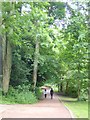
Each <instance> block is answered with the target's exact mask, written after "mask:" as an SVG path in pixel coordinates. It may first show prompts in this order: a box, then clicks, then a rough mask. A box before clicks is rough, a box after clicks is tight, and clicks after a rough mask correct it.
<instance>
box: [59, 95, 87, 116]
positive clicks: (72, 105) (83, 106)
mask: <svg viewBox="0 0 90 120" xmlns="http://www.w3.org/2000/svg"><path fill="white" fill-rule="evenodd" d="M60 100H62V102H63V103H64V104H65V105H66V106H67V107H68V108H69V110H71V111H72V113H73V115H74V117H75V118H88V102H87V101H77V99H75V98H70V97H65V96H60Z"/></svg>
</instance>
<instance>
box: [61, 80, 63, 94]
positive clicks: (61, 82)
mask: <svg viewBox="0 0 90 120" xmlns="http://www.w3.org/2000/svg"><path fill="white" fill-rule="evenodd" d="M60 91H61V92H63V83H62V82H61V84H60Z"/></svg>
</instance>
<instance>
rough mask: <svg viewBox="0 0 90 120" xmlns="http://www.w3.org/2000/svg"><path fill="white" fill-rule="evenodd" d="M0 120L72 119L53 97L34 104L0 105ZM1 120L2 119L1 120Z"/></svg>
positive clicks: (62, 105) (67, 111)
mask: <svg viewBox="0 0 90 120" xmlns="http://www.w3.org/2000/svg"><path fill="white" fill-rule="evenodd" d="M0 118H72V115H71V113H70V111H69V110H68V109H67V108H66V107H65V106H64V104H63V103H62V102H61V101H59V97H58V96H57V95H54V98H53V99H50V96H47V98H46V99H45V98H43V100H41V101H40V102H39V103H36V104H32V105H30V104H15V105H3V104H1V105H0ZM2 120H3V119H2Z"/></svg>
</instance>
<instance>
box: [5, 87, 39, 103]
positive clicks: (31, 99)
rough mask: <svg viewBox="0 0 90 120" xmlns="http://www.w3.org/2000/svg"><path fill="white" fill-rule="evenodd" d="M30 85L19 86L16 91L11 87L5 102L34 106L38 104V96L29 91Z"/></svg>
mask: <svg viewBox="0 0 90 120" xmlns="http://www.w3.org/2000/svg"><path fill="white" fill-rule="evenodd" d="M29 87H30V86H29V85H27V86H25V85H23V86H18V87H17V88H16V89H14V88H13V87H11V86H10V88H9V91H8V94H7V96H3V100H5V101H8V102H10V103H19V104H32V103H36V102H37V98H36V96H35V95H34V94H33V93H32V92H31V91H30V90H29Z"/></svg>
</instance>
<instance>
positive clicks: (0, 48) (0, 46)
mask: <svg viewBox="0 0 90 120" xmlns="http://www.w3.org/2000/svg"><path fill="white" fill-rule="evenodd" d="M0 89H2V39H1V36H0Z"/></svg>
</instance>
